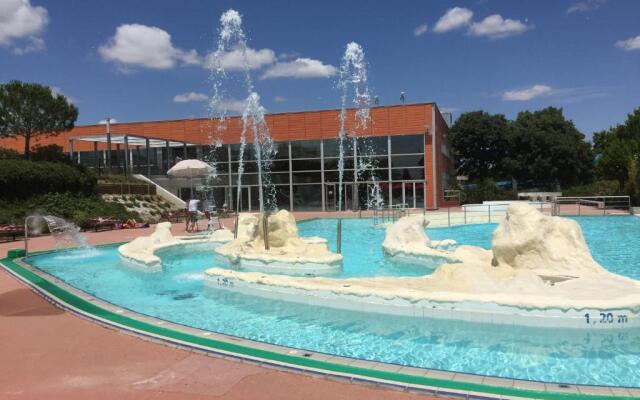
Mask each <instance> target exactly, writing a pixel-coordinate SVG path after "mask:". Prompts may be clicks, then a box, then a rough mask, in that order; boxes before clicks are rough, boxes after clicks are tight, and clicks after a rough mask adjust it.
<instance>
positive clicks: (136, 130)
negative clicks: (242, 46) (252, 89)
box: [0, 103, 451, 208]
mask: <svg viewBox="0 0 640 400" xmlns="http://www.w3.org/2000/svg"><path fill="white" fill-rule="evenodd" d="M339 112H340V111H339V110H323V111H305V112H291V113H279V114H269V115H267V116H266V121H267V125H268V127H269V131H270V133H271V136H272V137H273V140H274V141H296V140H318V139H331V138H336V137H337V134H338V131H339V126H340V121H339ZM347 121H348V123H347V130H348V131H349V132H355V134H356V135H358V136H387V135H389V136H395V135H411V134H424V135H425V146H424V150H425V162H424V168H425V180H426V193H425V203H426V207H427V208H437V207H438V206H439V204H441V202H442V200H443V199H442V196H443V187H442V186H443V179H442V178H443V174H445V173H451V172H450V165H451V163H450V161H449V159H448V157H447V156H446V155H445V154H443V152H442V151H441V150H442V146H443V144H444V143H445V138H446V133H447V130H448V127H447V124H446V123H445V120H444V118H443V117H442V115H441V114H440V111H439V110H438V108H437V106H436V105H435V103H421V104H409V105H394V106H382V107H374V108H372V109H371V123H370V124H369V125H368V126H367V127H366V128H365V129H359V130H355V129H354V121H355V118H354V111H353V110H350V111H348V115H347ZM241 123H242V122H241V119H240V118H239V117H231V118H229V119H227V121H226V125H225V128H224V129H223V130H218V121H217V120H214V121H212V120H210V119H204V118H202V119H185V120H173V121H149V122H131V123H112V124H111V133H112V134H114V135H116V134H131V135H140V136H148V137H153V138H161V139H169V140H175V141H184V142H188V143H192V144H197V145H206V144H209V143H210V140H211V137H212V135H217V136H218V137H219V138H221V139H222V142H223V143H229V144H233V143H238V141H239V137H240V131H241ZM434 130H435V140H434V139H433V131H434ZM215 132H218V133H215ZM104 134H105V126H104V125H88V126H77V127H75V128H74V129H72V130H71V131H69V132H64V133H62V134H60V135H58V136H56V137H48V138H40V139H39V140H33V144H34V145H36V144H40V145H47V144H57V145H60V146H62V147H63V148H64V150H65V151H68V150H69V140H70V139H71V138H73V137H77V136H88V135H104ZM434 143H435V146H434V145H433V144H434ZM0 144H1V145H2V147H8V148H13V149H16V150H18V151H22V150H23V146H24V144H23V141H22V140H21V139H17V140H16V139H0ZM105 149H106V145H104V144H99V146H98V150H105ZM74 150H75V151H92V150H93V144H92V143H88V142H81V141H77V142H75V143H74ZM434 151H435V157H434V153H433V152H434ZM434 160H435V166H434ZM434 168H435V171H434ZM434 172H435V174H434Z"/></svg>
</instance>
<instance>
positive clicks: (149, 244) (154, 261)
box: [118, 222, 233, 271]
mask: <svg viewBox="0 0 640 400" xmlns="http://www.w3.org/2000/svg"><path fill="white" fill-rule="evenodd" d="M230 240H233V232H231V231H230V230H228V229H219V230H217V231H214V232H213V233H212V234H211V235H207V236H202V237H201V238H194V237H193V236H185V237H176V236H173V234H172V233H171V223H170V222H160V223H159V224H158V225H156V229H155V231H154V232H153V233H152V234H151V235H149V236H140V237H138V238H135V239H133V240H132V241H131V242H129V243H125V244H123V245H122V246H120V247H118V253H120V256H121V257H123V258H124V259H126V260H128V261H131V262H133V263H135V264H136V265H142V266H143V267H147V268H148V269H149V270H152V271H156V270H158V269H159V268H160V266H161V264H162V260H161V259H160V257H158V256H157V255H155V252H156V251H157V250H159V249H162V248H166V247H170V246H180V245H185V244H191V243H206V242H227V241H230Z"/></svg>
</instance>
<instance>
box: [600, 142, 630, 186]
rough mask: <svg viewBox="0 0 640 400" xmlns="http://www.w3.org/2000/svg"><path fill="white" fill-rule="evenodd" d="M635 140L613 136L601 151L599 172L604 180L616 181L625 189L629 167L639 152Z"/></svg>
mask: <svg viewBox="0 0 640 400" xmlns="http://www.w3.org/2000/svg"><path fill="white" fill-rule="evenodd" d="M637 147H638V145H637V143H636V142H635V141H634V140H623V139H620V138H619V137H617V136H615V135H613V136H611V137H610V138H608V139H607V144H606V146H604V147H603V148H602V150H601V154H600V156H599V158H598V163H597V172H598V174H599V175H600V176H601V177H602V178H604V179H615V180H617V181H618V184H619V185H620V189H622V188H624V186H625V182H626V181H627V178H628V177H629V165H630V163H631V161H632V160H633V159H634V157H635V154H636V152H637Z"/></svg>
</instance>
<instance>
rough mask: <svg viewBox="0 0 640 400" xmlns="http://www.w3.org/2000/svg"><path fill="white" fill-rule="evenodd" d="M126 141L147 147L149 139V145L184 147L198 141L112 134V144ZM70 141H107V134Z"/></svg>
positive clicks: (79, 137) (74, 138)
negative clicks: (190, 141)
mask: <svg viewBox="0 0 640 400" xmlns="http://www.w3.org/2000/svg"><path fill="white" fill-rule="evenodd" d="M125 138H126V141H127V142H128V145H129V146H144V147H147V140H148V141H149V147H167V146H168V147H182V146H185V145H187V146H195V145H197V143H189V142H180V141H177V140H167V139H160V138H153V137H148V136H142V135H137V134H133V133H117V134H111V144H124V143H125ZM69 140H70V141H76V140H77V141H82V142H98V143H107V141H108V139H107V135H106V134H104V135H84V136H74V137H72V138H70V139H69Z"/></svg>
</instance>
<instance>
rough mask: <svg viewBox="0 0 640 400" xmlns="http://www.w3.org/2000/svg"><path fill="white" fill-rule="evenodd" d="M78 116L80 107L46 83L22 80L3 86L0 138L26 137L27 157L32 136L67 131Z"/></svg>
mask: <svg viewBox="0 0 640 400" xmlns="http://www.w3.org/2000/svg"><path fill="white" fill-rule="evenodd" d="M77 118H78V109H77V108H76V107H75V106H74V105H73V104H71V103H69V101H68V100H67V98H66V97H65V96H63V95H61V94H54V93H53V92H52V91H51V89H50V88H48V87H46V86H42V85H40V84H37V83H23V82H20V81H11V82H9V83H6V84H3V85H0V137H17V136H21V137H23V138H24V154H25V157H26V158H29V156H30V154H29V150H30V147H31V139H33V138H36V137H40V136H44V137H46V136H56V135H59V134H60V133H61V132H64V131H68V130H70V129H72V128H73V126H74V124H75V121H76V119H77Z"/></svg>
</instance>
